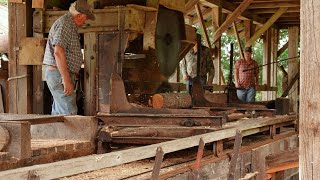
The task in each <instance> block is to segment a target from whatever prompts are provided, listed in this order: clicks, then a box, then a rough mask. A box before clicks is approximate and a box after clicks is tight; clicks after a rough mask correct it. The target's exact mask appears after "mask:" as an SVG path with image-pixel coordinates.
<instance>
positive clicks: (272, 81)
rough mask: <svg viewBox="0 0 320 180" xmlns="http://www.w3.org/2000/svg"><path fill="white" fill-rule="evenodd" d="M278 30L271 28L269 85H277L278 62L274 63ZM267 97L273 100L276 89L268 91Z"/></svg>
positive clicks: (276, 56) (276, 55)
mask: <svg viewBox="0 0 320 180" xmlns="http://www.w3.org/2000/svg"><path fill="white" fill-rule="evenodd" d="M278 45H279V30H278V29H274V28H271V62H273V64H271V67H270V68H271V70H270V86H271V87H277V77H278V76H277V74H278V69H277V67H278V64H277V63H274V62H276V61H277V60H278V54H277V53H278ZM268 97H269V98H270V99H271V100H273V99H276V98H277V92H276V91H269V92H268Z"/></svg>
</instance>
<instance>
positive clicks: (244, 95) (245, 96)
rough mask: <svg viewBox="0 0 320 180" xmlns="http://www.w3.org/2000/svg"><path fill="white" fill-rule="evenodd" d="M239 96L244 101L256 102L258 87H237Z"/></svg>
mask: <svg viewBox="0 0 320 180" xmlns="http://www.w3.org/2000/svg"><path fill="white" fill-rule="evenodd" d="M237 96H238V98H239V99H240V100H241V101H244V102H255V100H256V88H255V87H250V88H249V89H237Z"/></svg>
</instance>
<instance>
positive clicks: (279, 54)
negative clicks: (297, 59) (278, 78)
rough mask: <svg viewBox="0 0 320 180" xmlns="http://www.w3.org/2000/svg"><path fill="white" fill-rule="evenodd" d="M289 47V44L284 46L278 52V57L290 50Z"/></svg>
mask: <svg viewBox="0 0 320 180" xmlns="http://www.w3.org/2000/svg"><path fill="white" fill-rule="evenodd" d="M288 45H289V43H288V42H287V43H286V44H284V45H283V46H282V47H281V48H280V49H279V50H278V52H277V55H278V57H279V56H281V54H282V53H283V52H284V51H285V50H287V49H288Z"/></svg>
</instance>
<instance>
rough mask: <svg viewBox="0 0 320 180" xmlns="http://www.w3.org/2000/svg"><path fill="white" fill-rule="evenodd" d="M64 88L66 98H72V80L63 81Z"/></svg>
mask: <svg viewBox="0 0 320 180" xmlns="http://www.w3.org/2000/svg"><path fill="white" fill-rule="evenodd" d="M63 86H64V94H65V95H66V96H70V95H71V94H72V93H73V91H74V85H73V84H72V82H71V80H70V79H69V80H63Z"/></svg>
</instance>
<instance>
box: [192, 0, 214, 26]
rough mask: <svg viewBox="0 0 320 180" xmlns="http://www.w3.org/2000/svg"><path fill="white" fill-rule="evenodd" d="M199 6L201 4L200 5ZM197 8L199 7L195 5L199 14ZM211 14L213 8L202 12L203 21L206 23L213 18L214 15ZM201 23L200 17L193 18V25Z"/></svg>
mask: <svg viewBox="0 0 320 180" xmlns="http://www.w3.org/2000/svg"><path fill="white" fill-rule="evenodd" d="M198 5H199V3H198ZM196 6H197V5H195V9H196V12H197V8H196ZM200 12H201V8H200ZM211 12H212V9H211V8H206V9H205V10H203V11H202V13H201V14H202V19H203V21H205V20H207V19H208V18H210V17H211V15H212V13H211ZM197 14H198V13H197ZM199 21H200V19H199V16H193V18H192V20H191V22H192V24H197V23H199Z"/></svg>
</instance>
